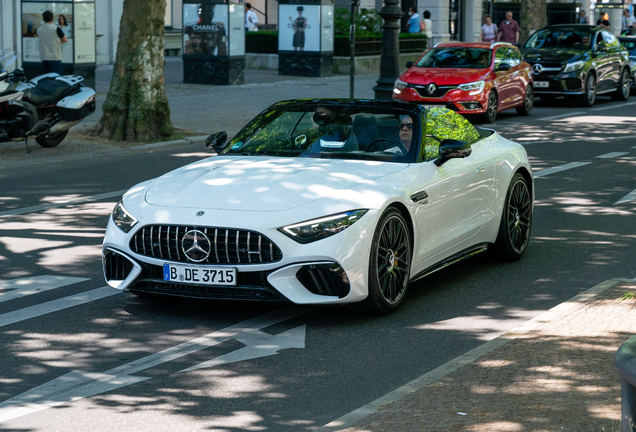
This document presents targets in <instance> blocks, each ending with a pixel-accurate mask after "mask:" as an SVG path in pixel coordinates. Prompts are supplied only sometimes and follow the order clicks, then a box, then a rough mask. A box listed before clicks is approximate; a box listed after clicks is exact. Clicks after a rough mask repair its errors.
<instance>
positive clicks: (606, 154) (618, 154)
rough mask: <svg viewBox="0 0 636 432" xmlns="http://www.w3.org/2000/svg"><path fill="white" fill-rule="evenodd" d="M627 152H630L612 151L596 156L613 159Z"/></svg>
mask: <svg viewBox="0 0 636 432" xmlns="http://www.w3.org/2000/svg"><path fill="white" fill-rule="evenodd" d="M626 154H629V152H611V153H605V154H602V155H600V156H596V157H597V158H599V159H612V158H615V157H619V156H623V155H626Z"/></svg>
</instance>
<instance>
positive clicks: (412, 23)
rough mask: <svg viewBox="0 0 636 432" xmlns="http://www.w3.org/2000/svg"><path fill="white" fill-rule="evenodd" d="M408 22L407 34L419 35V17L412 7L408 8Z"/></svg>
mask: <svg viewBox="0 0 636 432" xmlns="http://www.w3.org/2000/svg"><path fill="white" fill-rule="evenodd" d="M409 17H410V18H409V20H408V23H407V24H406V29H407V31H408V32H409V33H419V32H420V31H421V24H420V16H419V15H418V14H417V12H415V9H413V8H412V7H410V8H409Z"/></svg>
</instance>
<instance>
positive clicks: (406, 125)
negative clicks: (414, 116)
mask: <svg viewBox="0 0 636 432" xmlns="http://www.w3.org/2000/svg"><path fill="white" fill-rule="evenodd" d="M398 127H399V128H400V129H413V123H400V124H399V125H398Z"/></svg>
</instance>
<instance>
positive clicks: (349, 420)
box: [315, 278, 636, 432]
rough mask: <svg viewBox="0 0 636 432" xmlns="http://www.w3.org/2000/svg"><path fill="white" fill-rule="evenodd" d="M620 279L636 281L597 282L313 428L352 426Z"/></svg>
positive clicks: (319, 431)
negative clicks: (493, 337) (441, 363)
mask: <svg viewBox="0 0 636 432" xmlns="http://www.w3.org/2000/svg"><path fill="white" fill-rule="evenodd" d="M621 282H628V283H636V278H635V279H621V278H615V279H609V280H606V281H604V282H601V283H599V284H598V285H596V286H593V287H592V288H590V289H588V290H586V291H584V292H582V293H581V294H578V295H576V296H574V297H572V298H571V299H569V300H567V301H565V302H563V303H561V304H558V305H556V306H555V307H553V308H551V309H549V310H548V311H547V312H544V313H542V314H541V315H539V316H536V317H534V318H533V319H531V320H529V321H527V322H526V323H524V324H522V325H520V326H518V327H515V328H513V329H511V330H510V331H508V332H506V333H504V334H502V335H501V336H498V337H497V338H495V339H493V340H491V341H488V342H486V343H484V344H482V345H480V346H478V347H477V348H474V349H472V350H470V351H468V352H467V353H465V354H463V355H461V356H459V357H456V358H455V359H453V360H451V361H449V362H447V363H445V364H443V365H441V366H439V367H438V368H436V369H433V370H432V371H430V372H427V373H425V374H424V375H422V376H420V377H418V378H415V379H414V380H412V381H411V382H409V383H406V384H405V385H403V386H402V387H399V388H397V389H396V390H393V391H392V392H390V393H387V394H386V395H384V396H382V397H380V398H378V399H376V400H374V401H373V402H371V403H369V404H367V405H365V406H363V407H360V408H358V409H356V410H354V411H351V412H350V413H348V414H345V415H344V416H342V417H340V418H338V419H336V420H334V421H332V422H330V423H328V424H326V425H324V426H322V427H319V428H317V429H315V432H331V431H334V432H335V431H341V430H344V429H347V428H350V427H352V426H355V425H356V424H357V423H359V422H360V421H361V420H363V419H364V418H365V417H367V416H369V415H371V414H374V413H375V412H377V411H378V409H380V408H381V407H382V406H384V405H388V404H390V403H393V402H396V401H399V400H400V399H403V398H405V397H407V396H408V395H410V394H411V393H413V392H415V391H417V390H420V389H422V388H424V387H426V386H428V385H430V384H432V383H434V382H436V381H439V380H440V379H442V378H443V377H445V376H447V375H449V374H450V373H452V372H455V371H456V370H458V369H460V368H461V367H463V366H466V365H467V364H469V363H471V362H473V361H475V360H477V359H478V358H479V357H482V356H483V355H485V354H488V353H489V352H491V351H494V350H495V349H497V348H499V347H501V346H503V345H505V344H507V343H508V342H510V341H513V340H515V339H516V338H517V337H519V336H521V335H523V334H525V333H528V332H529V331H531V330H533V329H535V328H536V327H538V326H540V325H542V324H545V323H547V322H549V321H551V320H553V319H555V318H558V317H560V316H563V315H565V314H566V313H568V312H570V311H571V310H572V309H574V308H576V307H578V306H580V305H581V304H583V303H585V302H587V301H589V300H590V299H593V298H594V297H596V296H597V295H599V294H600V293H602V292H604V291H606V290H608V289H610V288H612V287H614V286H616V285H618V284H619V283H621Z"/></svg>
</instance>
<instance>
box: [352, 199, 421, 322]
mask: <svg viewBox="0 0 636 432" xmlns="http://www.w3.org/2000/svg"><path fill="white" fill-rule="evenodd" d="M411 254H412V245H411V233H410V230H409V227H408V224H407V222H406V220H404V217H403V216H402V214H401V213H400V212H399V211H398V210H397V209H396V208H393V207H391V208H389V209H388V210H387V211H385V212H384V214H383V215H382V217H381V218H380V221H379V222H378V226H377V227H376V230H375V233H374V234H373V239H372V240H371V250H370V253H369V275H368V276H369V285H368V289H369V293H368V296H367V298H366V299H364V300H363V301H361V302H359V303H352V304H350V305H349V307H350V308H351V309H353V310H355V311H357V312H363V313H371V314H390V313H392V312H394V311H395V310H396V309H397V308H398V306H399V305H400V303H402V300H404V296H405V295H406V290H407V288H408V286H409V276H410V273H411Z"/></svg>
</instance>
